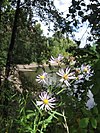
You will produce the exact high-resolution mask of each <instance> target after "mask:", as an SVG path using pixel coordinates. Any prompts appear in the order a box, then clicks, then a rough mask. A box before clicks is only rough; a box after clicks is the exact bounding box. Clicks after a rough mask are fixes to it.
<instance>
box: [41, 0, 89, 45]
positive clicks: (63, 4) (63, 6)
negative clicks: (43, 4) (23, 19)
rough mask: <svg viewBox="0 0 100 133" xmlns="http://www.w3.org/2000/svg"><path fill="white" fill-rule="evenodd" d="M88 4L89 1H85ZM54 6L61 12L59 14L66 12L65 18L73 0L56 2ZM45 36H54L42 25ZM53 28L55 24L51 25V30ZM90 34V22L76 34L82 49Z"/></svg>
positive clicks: (56, 0)
mask: <svg viewBox="0 0 100 133" xmlns="http://www.w3.org/2000/svg"><path fill="white" fill-rule="evenodd" d="M85 1H86V4H88V3H89V1H88V0H85ZM54 4H55V6H56V8H57V9H58V10H59V12H64V15H63V16H64V17H66V14H67V13H68V8H69V6H70V5H71V0H54ZM41 26H42V29H43V32H44V35H46V36H47V34H48V33H49V34H48V35H49V36H52V34H53V32H48V28H47V26H46V25H44V24H43V23H42V24H41ZM52 27H53V24H52V23H50V28H52ZM89 32H90V28H88V22H84V23H83V25H82V27H81V28H79V29H78V31H77V32H76V33H75V39H77V40H79V41H80V40H81V44H80V47H84V46H85V44H86V43H87V36H88V34H89Z"/></svg>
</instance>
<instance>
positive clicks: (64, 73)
mask: <svg viewBox="0 0 100 133" xmlns="http://www.w3.org/2000/svg"><path fill="white" fill-rule="evenodd" d="M69 72H70V68H66V70H65V71H64V70H63V69H60V70H59V72H57V75H59V76H60V77H61V79H60V82H64V83H65V84H66V85H67V86H70V83H69V80H71V79H75V78H76V77H75V76H74V72H71V73H69Z"/></svg>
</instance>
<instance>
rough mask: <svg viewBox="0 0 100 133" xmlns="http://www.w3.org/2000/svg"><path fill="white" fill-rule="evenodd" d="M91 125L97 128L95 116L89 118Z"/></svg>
mask: <svg viewBox="0 0 100 133" xmlns="http://www.w3.org/2000/svg"><path fill="white" fill-rule="evenodd" d="M91 125H92V127H93V128H94V129H96V128H97V120H96V119H95V118H91Z"/></svg>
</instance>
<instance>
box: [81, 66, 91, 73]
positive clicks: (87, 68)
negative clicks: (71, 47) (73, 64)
mask: <svg viewBox="0 0 100 133" xmlns="http://www.w3.org/2000/svg"><path fill="white" fill-rule="evenodd" d="M81 70H82V72H83V74H90V73H91V66H89V65H82V66H81Z"/></svg>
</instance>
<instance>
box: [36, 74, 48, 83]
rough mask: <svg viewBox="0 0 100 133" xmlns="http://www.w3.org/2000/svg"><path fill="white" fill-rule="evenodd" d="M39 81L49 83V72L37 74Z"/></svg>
mask: <svg viewBox="0 0 100 133" xmlns="http://www.w3.org/2000/svg"><path fill="white" fill-rule="evenodd" d="M36 78H37V79H36V81H37V82H38V83H43V84H47V73H46V72H43V73H42V74H41V75H38V76H36Z"/></svg>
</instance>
